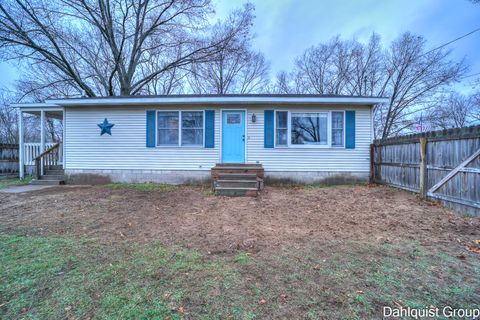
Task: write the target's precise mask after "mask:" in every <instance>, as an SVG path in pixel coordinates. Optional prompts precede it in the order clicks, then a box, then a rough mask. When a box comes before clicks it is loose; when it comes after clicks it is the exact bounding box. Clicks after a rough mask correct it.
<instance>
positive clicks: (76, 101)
mask: <svg viewBox="0 0 480 320" xmlns="http://www.w3.org/2000/svg"><path fill="white" fill-rule="evenodd" d="M386 102H388V98H385V97H373V96H346V95H316V94H222V95H220V94H206V95H195V94H192V95H184V94H182V95H146V96H114V97H91V98H66V99H50V100H46V101H45V102H44V103H27V104H16V105H15V106H16V107H18V108H42V107H43V108H44V107H80V106H118V105H119V104H121V105H122V106H146V105H175V104H182V105H201V104H208V105H252V104H256V105H258V104H260V105H272V104H274V105H279V104H289V105H297V104H299V105H305V104H356V105H375V104H379V103H386Z"/></svg>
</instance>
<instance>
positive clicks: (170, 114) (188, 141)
mask: <svg viewBox="0 0 480 320" xmlns="http://www.w3.org/2000/svg"><path fill="white" fill-rule="evenodd" d="M157 130H158V139H157V141H158V142H157V145H159V146H180V145H181V146H203V111H158V112H157Z"/></svg>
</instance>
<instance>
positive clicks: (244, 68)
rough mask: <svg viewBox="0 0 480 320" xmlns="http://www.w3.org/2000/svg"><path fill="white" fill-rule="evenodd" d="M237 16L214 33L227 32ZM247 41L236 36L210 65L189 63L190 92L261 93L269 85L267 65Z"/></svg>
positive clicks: (248, 39) (222, 24) (247, 39)
mask: <svg viewBox="0 0 480 320" xmlns="http://www.w3.org/2000/svg"><path fill="white" fill-rule="evenodd" d="M248 6H251V5H248ZM238 14H239V12H235V11H234V12H233V13H232V14H231V15H230V17H229V18H228V19H227V20H226V21H225V22H223V23H218V24H217V25H216V26H215V29H216V30H219V32H223V31H222V30H228V29H230V28H231V25H232V24H235V16H236V15H238ZM251 40H252V39H251V37H250V36H249V34H247V35H245V34H239V35H238V36H236V37H234V38H233V39H232V41H231V45H230V46H229V47H225V48H223V49H222V50H220V51H219V52H218V53H217V54H216V55H215V56H214V59H212V60H211V61H207V62H201V61H200V62H197V63H193V64H192V65H191V69H190V74H189V77H188V83H189V85H190V88H191V90H192V91H193V92H195V93H215V94H227V93H254V92H264V91H265V90H266V88H267V86H268V84H269V65H268V63H267V62H266V60H265V57H264V56H263V54H261V53H260V52H253V51H252V50H251V49H250V47H251Z"/></svg>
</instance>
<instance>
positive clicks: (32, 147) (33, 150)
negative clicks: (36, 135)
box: [23, 142, 63, 166]
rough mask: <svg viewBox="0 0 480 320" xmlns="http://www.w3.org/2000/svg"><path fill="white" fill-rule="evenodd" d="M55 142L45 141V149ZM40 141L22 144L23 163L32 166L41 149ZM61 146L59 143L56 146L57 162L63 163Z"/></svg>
mask: <svg viewBox="0 0 480 320" xmlns="http://www.w3.org/2000/svg"><path fill="white" fill-rule="evenodd" d="M56 144H57V143H56V142H49V143H45V149H46V150H47V149H50V148H51V147H53V146H54V145H56ZM40 149H41V148H40V143H39V142H33V143H25V144H24V145H23V154H24V159H25V160H24V165H26V166H34V165H35V160H34V159H35V158H36V157H38V156H39V155H40V154H41V153H42V151H41V150H40ZM62 152H63V148H62V145H61V144H60V146H59V148H58V159H57V162H58V164H62V163H63V153H62Z"/></svg>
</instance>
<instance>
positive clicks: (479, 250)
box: [466, 246, 480, 254]
mask: <svg viewBox="0 0 480 320" xmlns="http://www.w3.org/2000/svg"><path fill="white" fill-rule="evenodd" d="M466 248H467V250H468V251H470V252H473V253H478V254H480V249H479V248H475V247H472V246H466Z"/></svg>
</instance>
